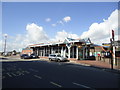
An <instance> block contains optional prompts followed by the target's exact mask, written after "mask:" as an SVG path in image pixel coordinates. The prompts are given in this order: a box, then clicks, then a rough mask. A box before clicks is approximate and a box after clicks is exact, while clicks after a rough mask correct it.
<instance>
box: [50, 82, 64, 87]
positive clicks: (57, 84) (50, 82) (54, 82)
mask: <svg viewBox="0 0 120 90" xmlns="http://www.w3.org/2000/svg"><path fill="white" fill-rule="evenodd" d="M50 83H51V84H53V85H55V86H58V87H62V86H61V85H59V84H57V83H55V82H50Z"/></svg>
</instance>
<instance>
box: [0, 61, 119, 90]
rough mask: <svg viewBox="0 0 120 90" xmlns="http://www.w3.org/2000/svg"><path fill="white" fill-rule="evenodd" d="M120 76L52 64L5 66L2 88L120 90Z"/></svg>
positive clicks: (63, 64) (70, 64)
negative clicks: (110, 89) (109, 89)
mask: <svg viewBox="0 0 120 90" xmlns="http://www.w3.org/2000/svg"><path fill="white" fill-rule="evenodd" d="M118 76H119V74H116V73H111V72H106V71H104V70H102V69H97V68H93V67H89V66H82V65H76V64H72V63H64V62H49V61H13V62H2V78H1V79H2V88H3V89H4V88H87V89H92V90H95V89H96V88H119V79H120V78H119V77H118Z"/></svg>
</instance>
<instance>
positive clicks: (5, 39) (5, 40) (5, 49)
mask: <svg viewBox="0 0 120 90" xmlns="http://www.w3.org/2000/svg"><path fill="white" fill-rule="evenodd" d="M4 36H5V45H4V55H5V56H6V41H7V34H5V35H4Z"/></svg>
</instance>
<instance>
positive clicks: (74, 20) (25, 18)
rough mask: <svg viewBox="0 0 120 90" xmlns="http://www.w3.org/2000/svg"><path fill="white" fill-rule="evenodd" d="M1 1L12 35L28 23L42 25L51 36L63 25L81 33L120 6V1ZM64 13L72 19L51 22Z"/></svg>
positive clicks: (61, 28)
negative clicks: (48, 19)
mask: <svg viewBox="0 0 120 90" xmlns="http://www.w3.org/2000/svg"><path fill="white" fill-rule="evenodd" d="M2 5H3V7H2V8H3V13H2V15H3V21H2V22H3V23H2V24H3V33H7V34H9V35H13V36H15V35H16V34H20V33H21V34H22V33H25V31H26V30H25V29H26V25H27V24H28V23H35V24H37V25H40V26H43V28H44V29H45V31H46V32H47V34H49V36H55V33H56V32H57V31H60V30H63V29H64V30H66V31H67V32H71V33H75V34H78V35H81V34H82V32H83V31H85V30H88V28H89V26H90V25H91V24H92V23H94V22H97V23H100V22H101V21H102V20H103V19H107V18H108V17H109V15H110V14H111V13H112V12H113V11H114V10H115V9H117V2H116V3H113V2H111V3H109V2H106V3H105V2H101V3H100V2H99V3H98V2H87V3H86V2H85V3H84V2H76V3H72V2H67V3H65V2H63V3H52V2H50V3H42V2H39V3H38V2H37V3H33V2H27V3H25V2H24V3H22V2H19V3H15V2H14V3H12V2H10V3H9V2H7V3H3V4H2ZM65 16H70V17H71V22H69V23H66V24H65V25H59V26H56V27H52V26H51V24H52V23H56V21H59V20H61V19H62V18H64V17H65ZM46 18H51V22H45V19H46ZM51 32H52V33H51Z"/></svg>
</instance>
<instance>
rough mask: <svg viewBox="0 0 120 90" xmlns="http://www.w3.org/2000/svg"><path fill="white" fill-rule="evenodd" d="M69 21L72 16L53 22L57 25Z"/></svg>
mask: <svg viewBox="0 0 120 90" xmlns="http://www.w3.org/2000/svg"><path fill="white" fill-rule="evenodd" d="M69 21H71V17H70V16H66V17H64V18H63V19H62V20H59V21H57V22H56V23H54V24H52V26H53V27H55V26H57V25H64V23H67V22H69Z"/></svg>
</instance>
